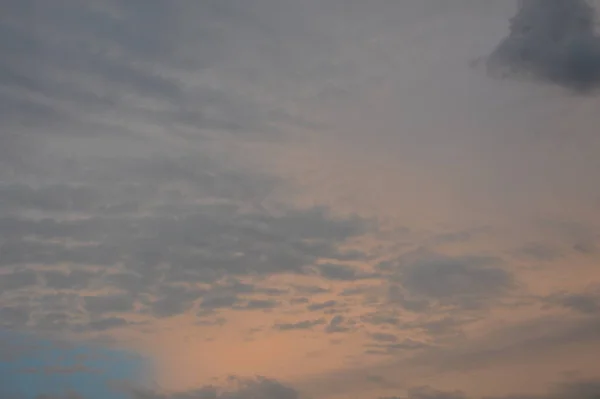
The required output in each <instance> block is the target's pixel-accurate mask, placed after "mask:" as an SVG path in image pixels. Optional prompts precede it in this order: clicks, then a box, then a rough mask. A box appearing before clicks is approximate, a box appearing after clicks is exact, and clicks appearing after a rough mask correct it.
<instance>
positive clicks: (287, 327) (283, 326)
mask: <svg viewBox="0 0 600 399" xmlns="http://www.w3.org/2000/svg"><path fill="white" fill-rule="evenodd" d="M321 324H325V320H324V319H315V320H302V321H299V322H296V323H277V324H275V325H274V326H273V328H274V329H276V330H280V331H291V330H309V329H311V328H313V327H315V326H318V325H321Z"/></svg>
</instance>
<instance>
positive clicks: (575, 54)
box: [488, 0, 600, 91]
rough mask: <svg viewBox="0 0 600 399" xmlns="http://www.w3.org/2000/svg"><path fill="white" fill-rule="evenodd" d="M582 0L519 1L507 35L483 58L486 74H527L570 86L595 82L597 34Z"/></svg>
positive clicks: (598, 80) (599, 55)
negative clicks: (486, 69)
mask: <svg viewBox="0 0 600 399" xmlns="http://www.w3.org/2000/svg"><path fill="white" fill-rule="evenodd" d="M595 28H596V15H595V10H594V9H593V8H592V6H591V5H590V4H589V2H587V1H586V0H520V1H519V9H518V11H517V14H516V15H515V16H514V17H513V18H512V19H511V21H510V34H509V36H508V37H506V38H505V39H504V40H503V41H502V42H501V43H500V44H499V45H498V47H497V48H496V49H495V50H494V52H493V53H492V54H491V56H490V57H489V59H488V69H489V71H490V72H492V73H500V74H507V75H509V76H511V75H530V76H532V77H534V78H536V79H542V80H544V81H548V82H551V83H555V84H558V85H562V86H566V87H569V88H572V89H576V90H583V91H586V90H591V89H594V88H596V87H597V86H598V84H600V37H598V36H597V35H596V33H595Z"/></svg>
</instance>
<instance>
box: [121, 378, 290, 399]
mask: <svg viewBox="0 0 600 399" xmlns="http://www.w3.org/2000/svg"><path fill="white" fill-rule="evenodd" d="M227 382H229V383H233V384H235V386H236V387H235V388H226V387H219V386H205V387H203V388H200V389H197V390H193V391H188V392H180V393H171V394H166V393H160V392H151V391H142V390H134V391H133V392H132V394H131V398H132V399H255V398H261V399H298V398H299V397H300V395H299V393H298V391H296V390H295V389H294V388H292V387H289V386H287V385H284V384H282V383H280V382H278V381H275V380H272V379H268V378H265V377H257V378H255V379H241V378H237V377H229V378H228V381H227Z"/></svg>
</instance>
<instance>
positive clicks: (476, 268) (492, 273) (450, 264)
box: [395, 250, 514, 311]
mask: <svg viewBox="0 0 600 399" xmlns="http://www.w3.org/2000/svg"><path fill="white" fill-rule="evenodd" d="M405 257H406V259H407V260H406V261H405V262H404V263H405V264H402V263H403V261H400V262H401V265H399V266H398V267H399V268H398V272H397V273H398V277H397V280H398V282H400V283H401V285H402V287H403V288H404V289H405V290H407V291H408V292H409V293H410V294H412V295H415V296H417V299H427V300H434V301H439V302H440V303H441V304H447V305H450V304H453V305H459V306H464V307H473V306H475V307H476V306H480V305H482V304H484V303H486V302H487V301H490V300H493V299H494V298H497V297H498V296H501V295H502V294H504V293H506V292H507V290H508V289H510V288H511V287H513V285H514V279H513V276H512V275H511V274H510V272H508V271H506V270H505V269H503V268H502V267H499V266H498V265H499V264H501V263H502V262H501V261H500V260H499V259H497V258H493V257H485V256H462V257H461V256H457V257H449V256H444V255H439V254H436V253H433V252H428V251H422V250H421V251H417V252H415V253H413V254H409V255H406V256H405ZM412 257H414V259H412V260H411V259H410V258H412ZM398 295H399V294H398V293H396V294H395V297H396V298H398ZM400 303H404V304H405V306H406V307H407V308H409V309H411V308H412V309H413V310H417V311H418V310H420V309H422V308H423V306H424V304H421V302H419V301H410V300H409V301H407V300H406V299H402V300H401V301H400Z"/></svg>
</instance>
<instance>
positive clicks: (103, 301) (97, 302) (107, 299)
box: [83, 294, 134, 313]
mask: <svg viewBox="0 0 600 399" xmlns="http://www.w3.org/2000/svg"><path fill="white" fill-rule="evenodd" d="M83 300H84V303H85V308H86V310H87V311H88V312H90V313H105V312H129V311H132V310H133V305H134V298H133V297H132V296H131V295H130V294H118V295H104V296H85V297H83Z"/></svg>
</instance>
